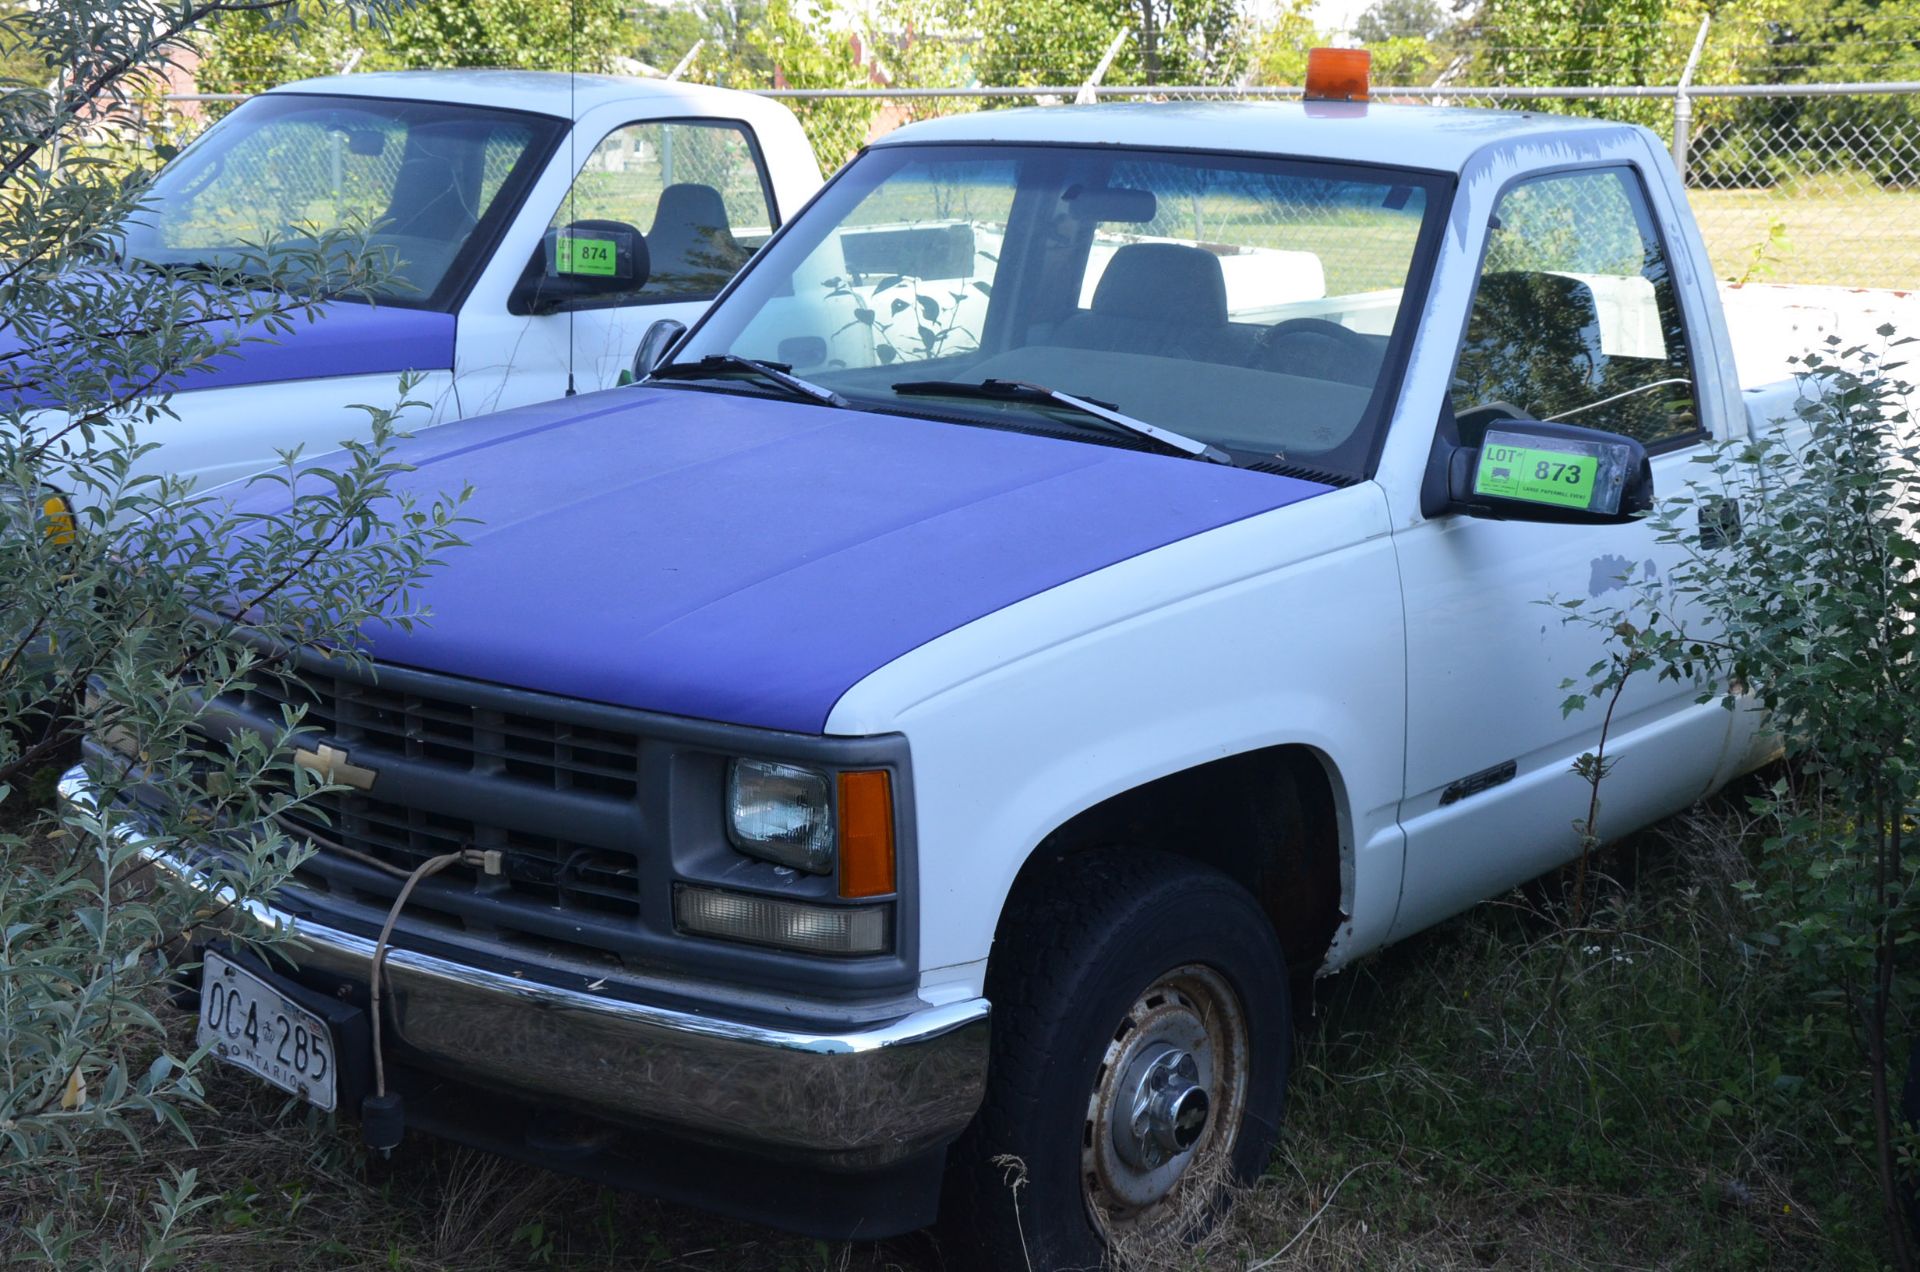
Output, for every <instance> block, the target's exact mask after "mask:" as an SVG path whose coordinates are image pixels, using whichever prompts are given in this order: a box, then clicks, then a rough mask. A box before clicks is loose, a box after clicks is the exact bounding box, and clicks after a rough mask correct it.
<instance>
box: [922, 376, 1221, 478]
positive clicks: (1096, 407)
mask: <svg viewBox="0 0 1920 1272" xmlns="http://www.w3.org/2000/svg"><path fill="white" fill-rule="evenodd" d="M893 391H894V392H895V393H901V394H906V395H908V396H913V397H961V398H969V397H970V398H986V399H988V400H991V401H996V402H1034V403H1041V404H1045V405H1049V406H1064V407H1066V408H1067V409H1068V410H1070V411H1078V412H1079V413H1080V414H1082V415H1087V416H1091V417H1092V418H1094V419H1096V420H1102V421H1104V422H1106V423H1108V424H1111V425H1113V426H1114V427H1115V428H1120V429H1124V430H1126V431H1127V432H1129V433H1132V434H1133V435H1134V436H1136V437H1145V438H1148V439H1150V440H1152V441H1156V442H1158V443H1160V444H1161V445H1162V446H1165V447H1167V448H1169V449H1171V450H1175V451H1178V452H1179V453H1180V454H1182V455H1191V456H1192V457H1193V458H1195V459H1204V460H1206V461H1207V462H1209V463H1213V464H1231V463H1233V456H1231V455H1229V454H1227V453H1226V452H1225V451H1223V450H1221V449H1220V448H1219V447H1218V446H1210V445H1208V444H1207V443H1206V442H1203V441H1199V440H1198V439H1196V438H1192V437H1188V436H1187V435H1186V434H1184V433H1176V432H1174V431H1173V430H1172V429H1170V428H1161V427H1160V426H1159V425H1158V424H1149V423H1147V422H1146V421H1145V420H1136V419H1135V418H1133V416H1131V415H1128V414H1126V413H1124V412H1122V411H1118V410H1115V409H1114V408H1113V407H1110V406H1107V405H1105V404H1104V403H1100V402H1094V401H1090V400H1088V399H1087V398H1082V397H1075V396H1074V395H1073V394H1071V393H1062V392H1061V391H1060V390H1058V389H1050V388H1048V387H1047V386H1046V385H1044V384H1028V383H1026V382H1025V381H1024V380H982V381H981V382H980V383H978V384H966V383H963V382H961V381H959V380H908V381H907V382H905V383H904V384H896V385H894V386H893Z"/></svg>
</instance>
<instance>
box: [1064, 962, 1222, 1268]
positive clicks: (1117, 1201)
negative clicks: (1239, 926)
mask: <svg viewBox="0 0 1920 1272" xmlns="http://www.w3.org/2000/svg"><path fill="white" fill-rule="evenodd" d="M1246 1084H1247V1037H1246V1022H1245V1018H1244V1016H1243V1015H1242V1013H1241V1010H1240V1003H1239V999H1238V998H1237V997H1235V995H1234V993H1233V991H1232V989H1231V988H1230V987H1229V986H1228V985H1227V983H1226V982H1225V980H1223V979H1222V978H1221V977H1220V976H1219V975H1218V974H1217V973H1215V972H1214V971H1212V970H1211V969H1209V968H1205V967H1201V966H1198V965H1190V966H1187V967H1181V968H1176V969H1175V970H1174V971H1171V972H1168V973H1167V974H1166V975H1164V976H1162V977H1160V978H1159V979H1158V980H1156V981H1155V982H1154V983H1153V984H1152V985H1150V986H1148V987H1147V989H1146V991H1145V992H1143V993H1142V994H1141V995H1140V997H1139V998H1138V999H1137V1000H1136V1001H1135V1002H1134V1004H1133V1006H1132V1007H1131V1008H1130V1009H1129V1010H1128V1012H1127V1014H1126V1016H1125V1018H1124V1019H1122V1021H1121V1022H1120V1025H1119V1028H1117V1029H1116V1030H1115V1031H1114V1035H1113V1039H1112V1041H1111V1042H1109V1043H1108V1045H1107V1051H1106V1055H1105V1056H1104V1057H1103V1059H1102V1063H1101V1066H1100V1068H1099V1070H1098V1073H1097V1075H1096V1077H1095V1081H1094V1089H1093V1093H1092V1097H1091V1098H1090V1099H1089V1101H1088V1103H1087V1119H1086V1128H1085V1130H1084V1132H1083V1133H1082V1136H1081V1149H1080V1162H1081V1181H1082V1186H1083V1191H1084V1193H1085V1196H1086V1201H1087V1207H1088V1209H1089V1211H1090V1212H1091V1213H1092V1215H1093V1217H1094V1220H1095V1222H1096V1223H1097V1224H1098V1225H1099V1226H1100V1228H1101V1229H1102V1230H1103V1231H1105V1232H1108V1233H1112V1232H1113V1231H1115V1230H1116V1229H1121V1228H1133V1227H1139V1226H1151V1227H1158V1226H1161V1225H1164V1224H1177V1223H1183V1222H1186V1221H1188V1220H1190V1219H1191V1218H1192V1217H1193V1215H1192V1212H1193V1211H1194V1209H1195V1208H1196V1207H1197V1206H1198V1205H1199V1204H1201V1203H1203V1202H1204V1201H1205V1199H1206V1196H1207V1193H1208V1191H1209V1190H1208V1188H1207V1187H1205V1186H1204V1185H1205V1184H1206V1183H1207V1182H1210V1181H1211V1178H1212V1176H1211V1173H1210V1172H1209V1171H1207V1170H1205V1169H1199V1167H1200V1165H1201V1164H1202V1163H1207V1162H1216V1163H1217V1162H1223V1161H1224V1160H1225V1157H1226V1156H1227V1155H1228V1154H1230V1153H1231V1152H1232V1149H1233V1144H1234V1140H1235V1138H1236V1136H1237V1133H1238V1131H1239V1126H1240V1115H1241V1111H1242V1110H1243V1109H1244V1107H1245V1105H1246ZM1196 1179H1197V1180H1199V1181H1201V1184H1202V1186H1200V1187H1198V1188H1193V1187H1185V1186H1184V1185H1188V1184H1191V1183H1193V1182H1195V1180H1196Z"/></svg>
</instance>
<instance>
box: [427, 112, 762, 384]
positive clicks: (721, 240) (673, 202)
mask: <svg viewBox="0 0 1920 1272" xmlns="http://www.w3.org/2000/svg"><path fill="white" fill-rule="evenodd" d="M584 141H585V139H584V138H580V139H577V140H576V144H584ZM773 208H774V202H773V198H772V192H771V186H770V185H769V183H768V178H767V172H766V165H765V163H764V161H763V159H762V156H761V154H760V151H759V146H758V143H757V142H756V141H755V140H754V137H753V135H752V132H751V131H750V130H749V129H748V128H747V126H746V125H745V124H743V123H740V122H738V121H734V120H728V119H676V120H644V121H638V122H634V123H628V124H624V125H622V126H620V127H618V128H615V129H613V130H612V131H611V132H609V133H607V134H606V136H605V137H603V138H601V139H600V141H599V142H598V143H597V144H595V145H594V146H593V148H592V150H591V151H590V152H589V153H588V154H587V156H586V159H585V161H584V162H583V163H582V165H581V167H580V170H579V173H578V174H577V176H576V177H575V179H574V181H573V184H572V186H571V188H570V189H569V190H568V191H567V193H566V195H565V196H564V197H563V198H562V199H561V200H560V202H559V205H558V206H557V207H555V208H553V209H551V215H550V216H548V217H547V228H549V229H557V230H564V229H567V228H568V227H579V228H580V229H581V232H582V233H606V232H608V231H612V232H613V233H615V234H630V235H632V236H634V237H636V238H638V239H640V240H641V241H643V242H644V243H645V247H646V251H645V256H646V258H647V269H646V275H645V277H644V279H636V281H635V285H634V286H632V287H631V288H627V289H624V290H621V291H617V292H613V293H602V294H598V295H595V296H592V297H590V298H578V297H568V296H562V295H555V294H552V292H553V290H554V289H553V288H552V287H551V286H549V285H546V277H547V271H546V260H545V251H544V248H543V247H541V248H536V250H535V251H534V252H533V254H532V255H531V256H530V257H529V259H528V260H527V261H526V263H525V265H524V267H523V268H522V270H521V273H520V276H519V279H518V281H517V283H516V284H515V285H514V287H513V289H512V291H511V293H510V294H509V296H508V297H507V301H506V305H505V309H506V312H505V313H504V314H502V313H498V312H494V313H485V312H471V311H472V310H474V309H476V308H478V305H477V304H470V305H469V312H463V313H462V314H461V319H460V363H461V366H460V382H459V389H460V394H461V407H462V410H463V411H464V413H465V414H467V415H476V414H480V413H482V412H484V411H490V410H498V409H503V408H505V407H509V406H518V405H521V404H523V403H527V402H539V401H545V400H548V399H551V398H556V397H559V396H561V394H563V393H564V392H565V391H566V388H567V376H568V373H569V371H571V373H572V375H573V383H574V387H575V388H576V389H577V390H578V391H579V392H582V393H586V392H589V391H591V390H594V389H603V388H610V387H612V386H613V385H615V384H617V383H619V379H620V373H621V372H622V371H623V370H625V369H627V367H628V366H629V365H630V364H631V362H632V360H633V353H634V350H635V348H636V347H637V346H638V345H639V343H640V337H641V335H642V334H643V333H644V332H645V331H646V329H647V327H648V326H650V325H651V324H652V323H653V322H654V321H656V320H657V319H661V318H673V319H677V320H679V321H680V322H684V323H688V324H689V325H690V324H692V322H693V321H694V319H696V318H698V317H699V316H700V314H701V313H703V312H704V311H705V310H706V307H707V304H708V302H710V301H711V300H712V299H713V298H714V297H715V296H717V295H718V294H719V293H720V289H721V288H722V287H724V286H726V284H727V283H728V282H729V281H730V280H731V279H732V278H733V276H734V274H736V273H737V272H739V269H740V267H741V266H742V265H744V264H745V263H746V262H747V259H748V258H749V257H750V256H751V255H752V254H753V252H754V251H755V250H756V249H757V248H758V247H759V246H760V245H761V244H762V243H764V242H765V241H766V240H767V238H768V237H769V236H770V235H771V234H772V233H773V230H774V228H775V224H776V216H775V213H774V210H773ZM539 214H540V213H539V211H538V210H537V209H535V208H533V207H531V206H529V207H528V208H527V210H526V211H525V213H523V215H526V216H534V215H539ZM478 299H479V298H477V297H476V301H478ZM481 303H484V302H481ZM494 305H495V306H496V307H497V305H498V302H497V301H496V302H494Z"/></svg>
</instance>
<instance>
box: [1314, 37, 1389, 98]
mask: <svg viewBox="0 0 1920 1272" xmlns="http://www.w3.org/2000/svg"><path fill="white" fill-rule="evenodd" d="M1372 68H1373V54H1371V53H1369V52H1367V51H1366V50H1365V49H1310V50H1308V52H1307V91H1306V100H1308V101H1310V102H1364V101H1366V100H1367V75H1368V72H1369V71H1371V70H1372Z"/></svg>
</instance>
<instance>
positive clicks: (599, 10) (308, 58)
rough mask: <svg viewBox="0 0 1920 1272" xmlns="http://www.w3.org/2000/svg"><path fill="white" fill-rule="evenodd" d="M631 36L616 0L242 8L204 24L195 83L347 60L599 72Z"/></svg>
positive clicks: (316, 69)
mask: <svg viewBox="0 0 1920 1272" xmlns="http://www.w3.org/2000/svg"><path fill="white" fill-rule="evenodd" d="M630 38H631V33H630V29H629V28H628V27H627V25H626V24H625V23H624V22H623V21H622V18H621V12H620V6H619V4H618V3H617V0H436V2H435V3H433V4H431V5H424V4H423V5H414V6H409V7H406V8H395V9H391V10H383V11H378V12H376V13H374V14H372V15H371V16H369V15H363V14H361V13H359V12H357V11H355V10H352V9H348V8H345V7H340V6H335V5H328V6H326V7H314V6H311V5H310V6H308V7H307V8H304V9H302V8H298V7H295V6H294V5H293V4H292V3H291V0H289V3H287V4H286V5H285V6H284V7H274V8H271V9H260V8H253V7H248V8H245V9H239V10H236V11H233V12H227V13H224V14H223V15H222V16H221V17H220V18H219V19H218V20H217V21H214V22H212V23H211V24H210V28H209V35H208V38H207V39H206V40H205V41H204V43H205V52H204V55H203V58H202V61H201V64H200V70H199V81H200V86H201V88H202V89H204V90H206V91H208V92H237V93H252V92H259V91H261V90H263V89H268V88H272V87H273V86H274V85H276V84H284V83H286V82H288V81H289V80H296V79H305V78H308V77H310V76H314V75H332V74H336V73H338V72H340V71H341V70H343V69H345V68H346V67H347V66H348V65H349V63H351V64H352V65H353V66H354V67H355V68H356V69H358V70H365V71H376V70H381V71H395V70H417V69H424V68H429V67H448V66H504V67H515V68H519V69H523V70H548V71H555V70H567V69H569V68H573V69H578V70H581V71H605V70H609V69H611V68H612V66H613V62H614V59H615V58H616V57H619V56H621V55H623V54H624V53H625V52H626V50H627V48H628V46H629V42H630Z"/></svg>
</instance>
